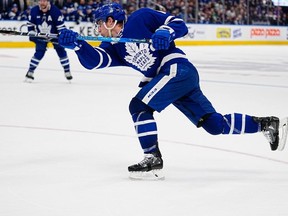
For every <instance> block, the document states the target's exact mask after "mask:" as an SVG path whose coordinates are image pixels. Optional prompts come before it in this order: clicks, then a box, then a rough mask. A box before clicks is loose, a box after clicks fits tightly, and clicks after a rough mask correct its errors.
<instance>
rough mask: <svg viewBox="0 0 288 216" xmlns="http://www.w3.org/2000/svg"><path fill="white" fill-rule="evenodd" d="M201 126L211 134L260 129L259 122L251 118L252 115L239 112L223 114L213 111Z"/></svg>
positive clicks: (241, 132) (254, 131) (246, 131)
mask: <svg viewBox="0 0 288 216" xmlns="http://www.w3.org/2000/svg"><path fill="white" fill-rule="evenodd" d="M202 127H203V128H204V129H205V130H206V131H207V132H208V133H210V134H212V135H218V134H245V133H256V132H259V131H260V128H259V124H258V123H257V122H255V121H254V120H253V118H252V116H249V115H245V114H240V113H233V114H226V115H224V116H222V115H221V114H219V113H213V114H211V115H210V116H209V117H208V118H207V119H206V120H205V121H204V122H203V124H202Z"/></svg>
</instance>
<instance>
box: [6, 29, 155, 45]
mask: <svg viewBox="0 0 288 216" xmlns="http://www.w3.org/2000/svg"><path fill="white" fill-rule="evenodd" d="M0 33H1V34H9V35H18V36H29V37H39V38H46V39H58V35H57V34H49V33H36V32H19V31H11V30H3V29H0ZM77 39H78V40H87V41H103V42H115V43H151V40H150V39H135V38H113V37H102V36H81V35H79V36H78V38H77Z"/></svg>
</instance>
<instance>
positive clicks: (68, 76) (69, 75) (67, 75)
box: [65, 72, 73, 81]
mask: <svg viewBox="0 0 288 216" xmlns="http://www.w3.org/2000/svg"><path fill="white" fill-rule="evenodd" d="M65 77H66V79H67V80H68V81H71V80H72V79H73V77H72V75H71V73H70V72H65Z"/></svg>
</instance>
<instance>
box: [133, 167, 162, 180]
mask: <svg viewBox="0 0 288 216" xmlns="http://www.w3.org/2000/svg"><path fill="white" fill-rule="evenodd" d="M129 178H130V179H132V180H149V181H155V180H164V179H165V176H164V174H163V170H162V169H158V170H151V171H149V172H129Z"/></svg>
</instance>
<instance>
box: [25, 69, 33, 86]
mask: <svg viewBox="0 0 288 216" xmlns="http://www.w3.org/2000/svg"><path fill="white" fill-rule="evenodd" d="M33 80H34V73H33V72H31V71H28V72H27V73H26V76H25V80H24V82H28V83H31V82H32V81H33Z"/></svg>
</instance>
